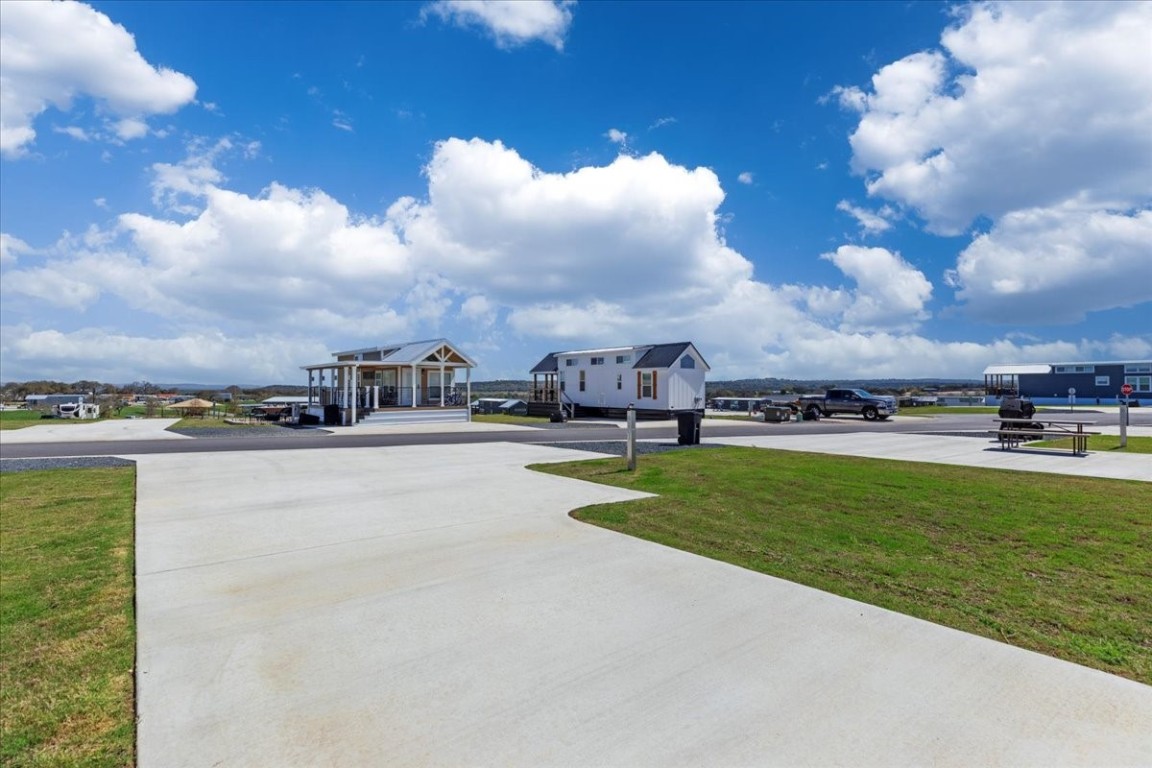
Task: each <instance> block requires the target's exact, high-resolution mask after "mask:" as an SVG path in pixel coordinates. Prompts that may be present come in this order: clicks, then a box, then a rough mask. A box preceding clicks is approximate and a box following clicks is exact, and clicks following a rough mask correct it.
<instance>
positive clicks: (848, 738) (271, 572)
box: [136, 444, 1152, 768]
mask: <svg viewBox="0 0 1152 768" xmlns="http://www.w3.org/2000/svg"><path fill="white" fill-rule="evenodd" d="M588 456H589V454H587V453H582V452H577V451H568V450H561V449H556V448H549V447H544V446H530V445H511V444H486V445H467V446H417V447H395V448H365V449H344V450H340V451H312V450H300V451H281V452H255V453H233V454H194V455H191V454H190V455H154V456H142V457H139V458H138V461H139V462H140V464H139V472H138V502H137V504H138V506H137V543H136V546H137V590H138V591H137V603H138V626H139V634H138V638H139V640H138V641H139V648H138V668H137V685H138V697H139V765H140V766H141V768H158V767H163V768H168V767H169V766H172V767H177V768H178V767H179V766H212V765H229V766H289V765H290V766H300V765H324V766H329V765H339V766H376V765H389V766H417V765H419V766H533V767H535V766H630V767H631V766H700V765H717V766H742V765H748V766H771V765H780V766H793V765H801V764H803V765H853V766H867V765H892V766H897V765H898V766H905V765H941V766H947V765H957V766H960V765H963V766H967V765H982V766H986V765H1011V766H1052V765H1064V766H1066V765H1109V766H1120V765H1132V766H1135V765H1140V764H1145V765H1146V764H1147V763H1148V758H1149V756H1152V730H1150V729H1148V728H1147V724H1148V723H1149V722H1152V688H1149V687H1148V686H1143V685H1140V684H1138V683H1134V682H1131V681H1128V680H1124V679H1121V678H1118V677H1114V676H1111V675H1107V674H1104V673H1101V672H1096V671H1094V670H1090V669H1087V668H1084V667H1080V666H1077V665H1073V664H1069V663H1066V662H1062V661H1057V660H1055V659H1051V658H1048V657H1045V656H1041V655H1038V654H1034V653H1030V652H1028V651H1023V650H1020V649H1017V648H1013V647H1010V646H1007V645H1003V644H1000V643H996V642H993V641H990V640H985V639H982V638H978V637H974V636H971V635H967V634H964V633H962V632H957V631H954V630H949V629H945V628H942V627H939V626H936V625H933V624H929V623H927V622H923V621H919V620H916V619H910V618H908V617H905V616H901V615H899V614H895V613H891V612H889V611H885V610H881V609H879V608H874V607H871V606H867V605H863V604H861V603H856V602H854V601H851V600H846V599H843V598H838V597H834V596H831V595H828V594H826V593H822V592H818V591H815V590H812V589H808V588H805V587H800V586H797V585H794V584H791V583H788V582H784V581H780V580H778V579H773V578H770V577H767V576H763V575H761V574H757V573H753V572H751V571H745V570H743V569H740V568H736V567H733V566H729V565H725V564H723V563H718V562H715V561H711V560H707V559H704V558H701V557H697V556H694V555H690V554H687V553H683V552H679V551H676V550H672V549H669V548H666V547H662V546H659V545H655V544H651V543H647V542H643V541H639V540H636V539H631V538H628V537H625V536H621V535H618V534H614V533H612V532H610V531H605V530H602V529H598V528H594V527H591V526H586V525H583V524H580V523H577V522H575V521H573V520H571V519H570V518H568V517H566V516H565V514H564V513H565V512H566V511H567V510H569V509H571V508H574V507H578V506H582V505H586V504H590V503H600V502H608V501H614V500H623V499H628V498H633V497H635V496H637V495H638V494H634V493H631V492H627V491H622V490H618V489H613V488H608V487H604V486H597V485H592V484H588V483H583V482H580V481H573V480H567V479H563V478H557V477H552V476H548V475H542V474H538V473H533V472H530V471H528V470H526V469H524V468H523V467H524V465H525V464H527V463H529V462H537V461H558V460H567V459H571V458H587V457H588Z"/></svg>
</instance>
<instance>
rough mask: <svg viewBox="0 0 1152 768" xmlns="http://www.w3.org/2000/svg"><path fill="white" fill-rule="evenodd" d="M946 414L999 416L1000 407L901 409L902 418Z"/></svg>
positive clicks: (972, 406)
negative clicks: (989, 414)
mask: <svg viewBox="0 0 1152 768" xmlns="http://www.w3.org/2000/svg"><path fill="white" fill-rule="evenodd" d="M945 413H970V414H976V415H980V414H988V413H991V414H993V415H997V414H999V413H1000V408H999V406H994V405H917V406H910V407H908V408H901V409H900V413H899V415H900V416H939V415H941V414H945Z"/></svg>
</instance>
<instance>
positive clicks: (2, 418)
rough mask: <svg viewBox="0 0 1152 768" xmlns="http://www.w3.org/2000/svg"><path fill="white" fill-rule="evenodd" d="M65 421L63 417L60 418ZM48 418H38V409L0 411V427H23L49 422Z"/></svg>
mask: <svg viewBox="0 0 1152 768" xmlns="http://www.w3.org/2000/svg"><path fill="white" fill-rule="evenodd" d="M61 421H65V419H61ZM66 421H80V420H79V419H66ZM50 423H53V422H50V421H49V420H48V419H45V420H43V421H41V420H40V412H39V411H0V429H23V428H24V427H31V426H34V425H36V424H50Z"/></svg>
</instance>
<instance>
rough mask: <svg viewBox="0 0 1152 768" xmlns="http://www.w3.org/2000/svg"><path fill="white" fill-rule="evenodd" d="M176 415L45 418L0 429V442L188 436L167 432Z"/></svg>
mask: <svg viewBox="0 0 1152 768" xmlns="http://www.w3.org/2000/svg"><path fill="white" fill-rule="evenodd" d="M178 421H180V419H98V420H95V421H81V420H77V419H73V420H64V419H45V423H43V424H36V425H35V426H31V427H24V428H22V429H2V430H0V445H16V444H18V443H91V442H103V441H105V440H190V439H191V438H188V437H185V436H184V435H178V434H176V433H174V432H168V431H167V429H168V427H170V426H172V425H173V424H175V423H176V422H178Z"/></svg>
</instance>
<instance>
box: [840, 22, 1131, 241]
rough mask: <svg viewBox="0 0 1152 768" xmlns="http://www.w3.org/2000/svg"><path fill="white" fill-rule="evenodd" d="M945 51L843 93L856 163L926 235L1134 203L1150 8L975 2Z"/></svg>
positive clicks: (886, 70)
mask: <svg viewBox="0 0 1152 768" xmlns="http://www.w3.org/2000/svg"><path fill="white" fill-rule="evenodd" d="M959 13H960V14H961V15H960V17H959V18H958V20H957V22H956V23H955V25H954V26H952V27H950V28H949V29H947V30H946V31H945V32H944V34H943V36H942V38H941V47H942V50H939V51H930V52H921V53H916V54H912V55H910V56H908V57H906V58H904V59H901V60H900V61H897V62H894V63H892V64H889V65H887V66H885V67H883V68H882V69H881V70H880V71H879V72H877V74H876V75H875V76H874V77H873V78H872V83H871V88H870V89H867V90H864V89H859V88H839V89H837V91H836V93H837V94H838V95H839V97H840V103H841V104H842V105H844V106H846V107H848V108H850V109H854V110H857V111H859V113H860V122H859V124H858V125H857V127H856V129H855V131H854V132H853V133H852V136H851V145H852V150H853V158H852V165H853V168H854V169H855V170H856V171H857V172H859V173H861V174H866V176H867V188H868V192H869V193H870V194H872V195H875V196H879V197H884V198H887V199H889V200H893V201H897V202H899V203H901V204H903V205H906V206H908V207H910V208H913V209H915V210H916V211H917V212H918V213H919V214H920V215H921V216H922V217H923V218H924V220H925V221H926V223H927V226H928V228H929V229H930V230H931V231H934V232H938V233H942V234H956V233H959V232H962V231H963V230H964V229H965V228H966V227H968V226H969V225H970V224H971V222H972V221H973V220H975V219H976V218H977V217H979V216H988V217H990V218H998V217H1000V216H1002V215H1004V214H1006V213H1009V212H1011V211H1014V210H1019V209H1022V208H1034V207H1049V206H1053V205H1059V204H1061V203H1063V202H1065V201H1066V200H1069V199H1072V198H1079V199H1081V200H1082V201H1085V202H1090V203H1094V204H1098V205H1107V206H1112V207H1114V208H1115V207H1139V206H1142V205H1144V204H1146V203H1147V201H1148V199H1149V191H1150V190H1149V183H1148V179H1149V178H1152V58H1150V54H1149V39H1150V37H1152V4H1149V3H1049V2H1028V3H1011V2H1006V3H1000V2H990V3H975V4H972V5H968V6H963V8H962V9H960V11H959Z"/></svg>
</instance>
